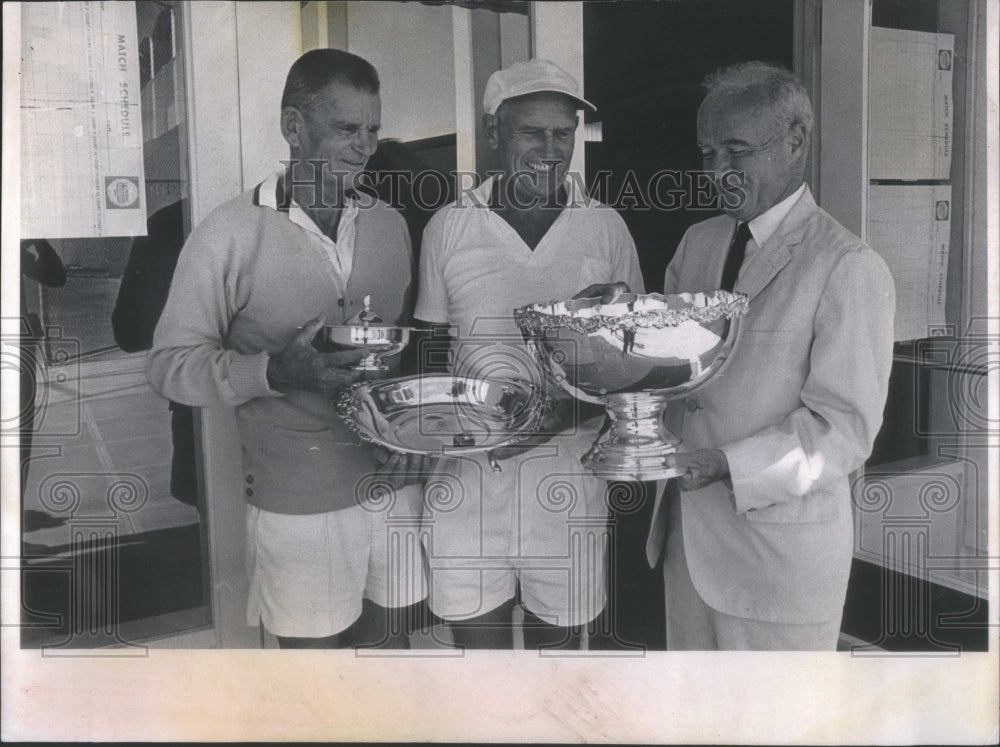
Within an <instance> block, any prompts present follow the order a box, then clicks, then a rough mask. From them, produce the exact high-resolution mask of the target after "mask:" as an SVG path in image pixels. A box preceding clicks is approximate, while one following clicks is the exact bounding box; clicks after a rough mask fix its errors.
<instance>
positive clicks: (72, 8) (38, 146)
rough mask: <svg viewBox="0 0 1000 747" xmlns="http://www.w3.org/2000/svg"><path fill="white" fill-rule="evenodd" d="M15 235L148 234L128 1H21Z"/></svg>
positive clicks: (134, 47)
mask: <svg viewBox="0 0 1000 747" xmlns="http://www.w3.org/2000/svg"><path fill="white" fill-rule="evenodd" d="M21 28H22V34H21V39H22V41H21V59H22V67H21V236H22V237H24V238H46V239H69V238H86V237H101V236H144V235H146V187H145V173H144V170H143V159H142V115H141V110H140V90H139V54H138V43H137V34H136V17H135V4H134V3H131V2H115V3H103V2H59V3H24V4H22V6H21Z"/></svg>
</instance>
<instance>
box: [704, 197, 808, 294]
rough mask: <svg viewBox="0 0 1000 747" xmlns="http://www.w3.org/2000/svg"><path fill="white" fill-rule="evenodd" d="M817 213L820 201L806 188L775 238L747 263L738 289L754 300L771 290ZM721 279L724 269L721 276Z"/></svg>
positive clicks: (736, 288) (770, 239)
mask: <svg viewBox="0 0 1000 747" xmlns="http://www.w3.org/2000/svg"><path fill="white" fill-rule="evenodd" d="M815 211H816V201H815V200H813V197H812V193H810V191H809V188H808V187H806V190H805V192H803V193H802V196H801V197H800V198H799V200H798V202H796V203H795V206H794V207H793V208H792V210H791V212H789V213H788V215H787V216H786V217H785V220H783V221H782V222H781V225H780V226H779V227H778V230H777V231H775V233H774V235H773V236H771V238H769V239H768V240H767V241H766V242H764V246H762V247H761V248H760V251H759V252H757V254H756V255H755V256H753V257H751V259H750V262H749V263H748V264H747V266H746V268H745V269H744V271H743V274H742V275H740V278H739V280H737V281H736V287H735V288H734V290H736V291H738V292H740V293H746V294H747V296H748V297H749V298H750V300H751V301H752V300H753V299H754V297H755V296H757V294H759V293H760V292H761V291H762V290H764V288H766V287H767V285H768V283H770V282H771V281H772V280H773V279H774V277H775V275H777V274H778V273H779V272H781V269H782V268H783V267H784V266H785V265H787V264H788V263H789V261H791V259H792V248H793V247H794V246H796V245H797V244H799V243H800V242H801V241H802V236H803V234H805V230H806V225H807V224H808V223H809V220H810V219H811V218H812V216H813V213H814V212H815ZM719 277H721V270H720V275H719Z"/></svg>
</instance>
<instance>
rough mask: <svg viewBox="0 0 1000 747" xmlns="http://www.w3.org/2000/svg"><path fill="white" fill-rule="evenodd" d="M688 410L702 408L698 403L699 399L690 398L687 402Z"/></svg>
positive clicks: (692, 410)
mask: <svg viewBox="0 0 1000 747" xmlns="http://www.w3.org/2000/svg"><path fill="white" fill-rule="evenodd" d="M687 409H688V412H694V411H695V410H700V409H701V405H699V404H698V400H695V399H689V400H688V404H687Z"/></svg>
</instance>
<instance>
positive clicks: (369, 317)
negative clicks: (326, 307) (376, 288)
mask: <svg viewBox="0 0 1000 747" xmlns="http://www.w3.org/2000/svg"><path fill="white" fill-rule="evenodd" d="M409 341H410V328H409V327H397V326H396V325H394V324H386V323H385V322H383V321H382V318H381V317H380V316H379V315H378V314H376V313H375V312H374V311H372V307H371V296H370V295H366V296H365V298H364V309H362V310H361V311H359V312H358V313H357V314H355V315H354V316H353V317H352V318H351V319H349V320H348V323H347V324H327V325H324V326H323V327H322V328H320V331H319V333H318V334H317V335H316V338H315V339H314V340H313V346H314V347H315V348H317V349H318V350H320V351H322V352H335V351H338V350H358V349H361V350H364V351H365V352H366V353H367V354H366V355H365V357H364V358H362V359H361V360H359V361H358V362H357V363H355V364H354V365H353V366H349V368H350V370H352V371H361V372H363V373H364V374H365V378H371V377H372V375H374V376H375V377H378V376H381V375H383V374H385V372H386V371H388V370H389V366H387V365H386V364H385V363H383V362H382V359H383V358H388V357H389V356H392V355H395V354H396V353H400V352H402V350H403V348H405V347H406V345H407V343H408V342H409Z"/></svg>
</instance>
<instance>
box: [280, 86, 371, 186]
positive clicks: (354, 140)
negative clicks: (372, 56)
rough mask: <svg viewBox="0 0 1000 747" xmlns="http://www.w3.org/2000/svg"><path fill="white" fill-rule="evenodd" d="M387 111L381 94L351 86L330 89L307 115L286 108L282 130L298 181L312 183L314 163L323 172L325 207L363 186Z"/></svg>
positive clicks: (313, 105) (318, 99)
mask: <svg viewBox="0 0 1000 747" xmlns="http://www.w3.org/2000/svg"><path fill="white" fill-rule="evenodd" d="M381 117H382V106H381V102H380V100H379V96H378V94H374V93H368V92H367V91H362V90H359V89H357V88H354V87H353V86H351V85H348V84H346V83H341V82H339V81H334V82H332V83H330V84H329V85H327V86H326V87H325V88H324V89H323V91H322V94H321V95H320V96H318V97H316V101H315V103H313V104H312V105H311V106H309V107H308V108H306V109H299V108H297V107H292V106H289V107H286V108H285V109H284V110H283V111H282V116H281V125H282V127H281V130H282V134H283V135H284V136H285V140H287V141H288V145H289V147H290V149H291V155H292V160H293V161H297V162H298V163H299V164H301V165H298V166H297V171H296V174H295V177H296V180H298V181H304V182H311V181H312V178H311V177H312V170H311V168H310V167H309V166H308V163H307V162H308V161H320V162H322V166H323V190H324V195H328V196H327V197H324V202H325V203H327V204H329V203H330V200H331V197H337V198H339V197H342V196H343V194H344V192H345V190H346V189H348V188H350V187H352V186H354V185H355V184H356V183H357V179H358V176H359V174H360V173H361V172H362V171H363V170H364V167H365V164H366V163H367V162H368V159H369V157H371V155H372V153H374V152H375V148H376V147H377V146H378V131H379V127H380V126H381Z"/></svg>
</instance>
